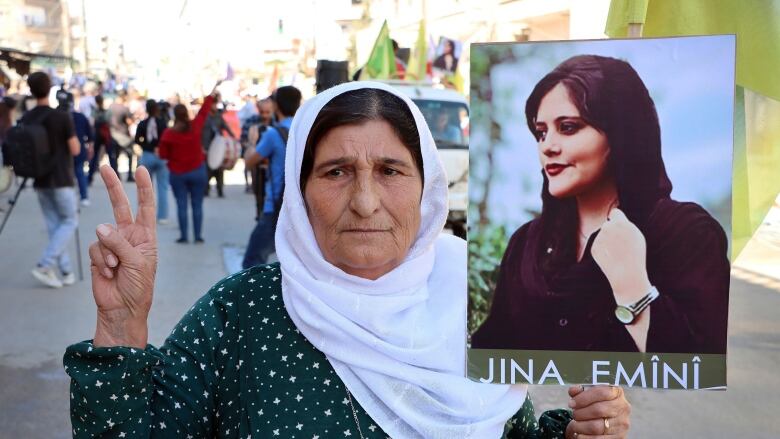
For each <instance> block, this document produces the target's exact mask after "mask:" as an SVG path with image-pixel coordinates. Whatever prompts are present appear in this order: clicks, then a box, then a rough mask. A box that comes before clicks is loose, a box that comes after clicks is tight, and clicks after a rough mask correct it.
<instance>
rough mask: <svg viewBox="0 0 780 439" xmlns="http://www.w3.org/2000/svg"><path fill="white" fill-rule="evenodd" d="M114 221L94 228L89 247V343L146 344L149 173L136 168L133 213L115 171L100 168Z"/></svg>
mask: <svg viewBox="0 0 780 439" xmlns="http://www.w3.org/2000/svg"><path fill="white" fill-rule="evenodd" d="M100 176H101V177H102V178H103V181H104V182H105V184H106V189H107V190H108V195H109V198H110V199H111V206H112V207H113V211H114V218H115V220H116V226H114V225H111V224H101V225H99V226H98V227H97V233H96V234H97V237H98V240H97V241H96V242H93V243H92V244H91V245H90V246H89V257H90V260H91V266H90V269H91V271H92V294H93V296H94V297H95V304H96V305H97V328H96V330H95V338H94V341H93V343H94V345H95V346H96V347H105V346H129V347H137V348H140V349H144V348H145V347H146V342H147V336H148V326H147V317H148V316H149V309H150V308H151V306H152V296H153V291H154V278H155V274H156V272H157V229H156V221H155V213H156V204H155V199H154V189H153V187H152V179H151V177H150V176H149V172H148V171H147V170H146V168H144V167H143V166H139V167H138V169H137V170H136V173H135V181H136V188H137V192H138V211H137V212H136V216H135V218H133V212H132V210H131V209H130V202H129V200H128V199H127V194H125V191H124V189H123V188H122V183H121V182H120V180H119V177H118V176H117V175H116V173H115V172H114V171H113V170H112V169H111V168H110V167H109V166H106V165H103V166H101V167H100Z"/></svg>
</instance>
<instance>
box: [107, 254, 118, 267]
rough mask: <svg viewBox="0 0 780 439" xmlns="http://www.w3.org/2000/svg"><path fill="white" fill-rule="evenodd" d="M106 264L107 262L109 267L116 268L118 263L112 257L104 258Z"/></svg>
mask: <svg viewBox="0 0 780 439" xmlns="http://www.w3.org/2000/svg"><path fill="white" fill-rule="evenodd" d="M106 262H108V265H110V266H111V267H116V265H117V264H118V263H119V261H117V260H116V257H114V255H108V256H106Z"/></svg>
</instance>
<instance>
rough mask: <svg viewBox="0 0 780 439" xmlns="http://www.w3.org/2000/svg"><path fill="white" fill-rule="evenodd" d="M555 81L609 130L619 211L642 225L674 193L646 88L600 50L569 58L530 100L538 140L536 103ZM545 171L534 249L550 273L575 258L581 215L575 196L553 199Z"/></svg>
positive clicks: (590, 119) (592, 121) (584, 113)
mask: <svg viewBox="0 0 780 439" xmlns="http://www.w3.org/2000/svg"><path fill="white" fill-rule="evenodd" d="M558 84H563V86H564V87H566V90H567V91H568V94H569V99H571V101H572V103H573V104H574V106H575V107H577V110H579V112H580V117H582V119H583V120H585V122H587V123H588V124H589V125H591V126H593V127H594V128H596V129H597V130H599V131H600V132H602V133H604V134H605V135H606V137H607V141H608V143H609V159H608V167H607V169H608V170H609V172H611V174H612V177H613V178H614V180H615V185H616V186H617V192H618V202H619V206H620V209H621V210H623V212H625V214H626V216H627V217H628V219H629V220H630V221H631V222H632V223H634V224H635V225H636V226H637V227H638V228H639V229H640V230H644V225H645V223H646V221H647V218H648V216H649V215H650V213H651V211H652V209H653V207H654V205H655V203H656V202H657V201H658V200H659V199H661V198H668V197H669V194H670V193H671V191H672V183H671V182H670V181H669V178H668V177H667V175H666V170H665V168H664V163H663V159H662V157H661V128H660V126H659V123H658V115H657V113H656V110H655V104H654V103H653V100H652V98H651V97H650V93H649V92H648V91H647V87H645V84H644V83H643V82H642V79H641V78H640V77H639V75H638V74H637V72H636V71H635V70H634V69H633V67H631V65H630V64H628V63H627V62H625V61H622V60H619V59H615V58H609V57H603V56H596V55H580V56H575V57H572V58H569V59H567V60H566V61H564V62H563V63H561V64H560V65H558V66H557V67H556V68H555V69H554V70H553V71H552V72H550V73H548V74H547V75H546V76H545V77H544V78H542V80H541V81H539V83H537V84H536V87H535V88H534V89H533V91H532V92H531V95H530V96H529V97H528V100H527V101H526V105H525V116H526V122H527V123H528V128H529V129H530V130H531V133H533V134H534V136H535V137H536V138H537V140H539V133H538V132H537V130H536V115H537V112H538V111H539V105H540V104H541V101H542V99H543V98H544V97H545V96H546V95H547V93H549V92H550V91H551V90H552V89H553V88H554V87H555V86H556V85H558ZM542 175H543V178H544V184H543V187H542V215H541V218H540V221H541V226H542V235H541V239H540V240H539V247H538V248H537V252H538V253H537V254H538V255H539V259H540V260H541V261H543V262H542V263H541V266H540V268H542V271H543V272H544V274H545V277H549V276H550V275H552V274H553V273H555V272H556V271H557V270H558V269H559V268H561V267H563V266H566V265H568V264H571V263H572V262H574V261H576V252H577V241H578V236H577V231H578V217H577V204H576V200H575V199H574V198H567V199H558V198H555V197H553V196H552V195H551V194H550V192H549V190H548V184H549V181H548V179H547V176H546V175H544V171H542ZM550 249H551V250H550Z"/></svg>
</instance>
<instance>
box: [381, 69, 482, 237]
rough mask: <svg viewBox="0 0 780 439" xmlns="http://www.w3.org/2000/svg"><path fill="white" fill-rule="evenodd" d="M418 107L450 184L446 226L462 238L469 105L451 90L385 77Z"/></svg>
mask: <svg viewBox="0 0 780 439" xmlns="http://www.w3.org/2000/svg"><path fill="white" fill-rule="evenodd" d="M387 82H388V83H390V84H391V85H392V86H393V87H394V88H396V89H397V90H399V91H400V92H401V93H403V94H405V95H406V96H408V97H409V98H411V99H412V101H414V103H415V104H417V106H418V107H420V111H422V114H423V116H425V120H426V121H427V122H428V126H429V127H430V129H431V133H432V134H433V139H434V141H435V142H436V147H437V148H438V149H439V154H440V155H441V159H442V162H443V163H444V168H445V170H446V172H447V178H448V179H449V186H450V199H449V203H450V213H449V215H448V217H447V227H448V228H450V229H452V231H453V233H454V234H455V235H458V236H460V237H461V238H463V239H466V211H467V209H468V202H469V200H468V181H469V147H468V145H469V106H468V101H467V100H466V97H465V96H463V95H462V94H460V93H458V92H457V91H455V90H450V89H443V88H435V87H433V86H431V85H429V84H414V83H409V82H401V81H398V82H395V81H387Z"/></svg>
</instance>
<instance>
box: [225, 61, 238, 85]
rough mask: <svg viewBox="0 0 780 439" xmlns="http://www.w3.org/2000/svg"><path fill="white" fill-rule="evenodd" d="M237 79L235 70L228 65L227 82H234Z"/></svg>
mask: <svg viewBox="0 0 780 439" xmlns="http://www.w3.org/2000/svg"><path fill="white" fill-rule="evenodd" d="M235 77H236V72H235V70H233V66H231V65H230V63H227V71H226V72H225V81H232V80H233V78H235Z"/></svg>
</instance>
